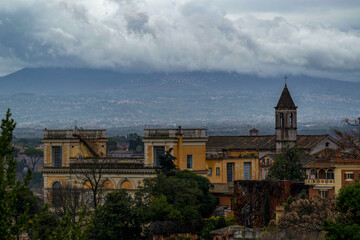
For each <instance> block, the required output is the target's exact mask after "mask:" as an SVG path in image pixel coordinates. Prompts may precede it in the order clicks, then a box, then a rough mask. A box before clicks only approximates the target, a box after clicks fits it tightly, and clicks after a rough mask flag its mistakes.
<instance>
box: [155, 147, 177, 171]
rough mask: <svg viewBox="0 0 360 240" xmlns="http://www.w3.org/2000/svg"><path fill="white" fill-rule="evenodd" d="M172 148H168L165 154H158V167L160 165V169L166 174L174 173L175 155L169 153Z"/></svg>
mask: <svg viewBox="0 0 360 240" xmlns="http://www.w3.org/2000/svg"><path fill="white" fill-rule="evenodd" d="M172 150H173V149H172V148H170V149H169V151H166V153H165V155H162V156H160V161H159V163H160V167H161V171H162V172H163V173H164V174H165V175H166V176H171V175H174V170H175V168H176V166H175V163H174V161H175V159H176V158H175V157H174V156H173V155H171V151H172Z"/></svg>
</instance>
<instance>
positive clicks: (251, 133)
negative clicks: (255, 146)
mask: <svg viewBox="0 0 360 240" xmlns="http://www.w3.org/2000/svg"><path fill="white" fill-rule="evenodd" d="M249 133H250V136H258V135H259V130H257V129H256V128H253V129H250V130H249Z"/></svg>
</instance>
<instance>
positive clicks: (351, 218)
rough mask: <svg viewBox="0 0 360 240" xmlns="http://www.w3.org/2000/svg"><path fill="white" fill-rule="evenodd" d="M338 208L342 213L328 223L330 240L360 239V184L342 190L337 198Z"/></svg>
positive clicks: (327, 228) (326, 226) (326, 225)
mask: <svg viewBox="0 0 360 240" xmlns="http://www.w3.org/2000/svg"><path fill="white" fill-rule="evenodd" d="M336 208H337V210H338V211H339V212H340V214H339V215H338V216H337V218H336V219H335V220H333V221H327V222H326V224H325V229H326V230H327V231H328V233H327V237H328V239H359V238H360V183H355V184H353V185H349V186H345V187H343V188H341V189H340V191H339V195H338V197H337V198H336Z"/></svg>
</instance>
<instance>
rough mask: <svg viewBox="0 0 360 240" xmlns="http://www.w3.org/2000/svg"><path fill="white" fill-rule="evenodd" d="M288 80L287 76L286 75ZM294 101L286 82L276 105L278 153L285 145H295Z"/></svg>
mask: <svg viewBox="0 0 360 240" xmlns="http://www.w3.org/2000/svg"><path fill="white" fill-rule="evenodd" d="M285 80H286V77H285ZM296 109H297V106H295V104H294V101H293V100H292V97H291V95H290V92H289V90H288V88H287V85H286V83H285V87H284V89H283V91H282V93H281V96H280V99H279V102H278V104H277V105H276V107H275V135H276V153H280V152H281V149H282V147H283V146H285V145H286V144H289V145H290V146H295V144H296V139H297V130H296V129H297V118H296Z"/></svg>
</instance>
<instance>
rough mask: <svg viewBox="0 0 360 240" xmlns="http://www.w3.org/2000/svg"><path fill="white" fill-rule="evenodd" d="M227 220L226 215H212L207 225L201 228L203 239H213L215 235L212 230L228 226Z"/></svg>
mask: <svg viewBox="0 0 360 240" xmlns="http://www.w3.org/2000/svg"><path fill="white" fill-rule="evenodd" d="M226 225H227V224H226V220H225V218H224V217H220V216H217V217H214V216H213V217H211V218H209V219H207V220H206V225H205V226H204V228H203V229H202V230H201V233H200V236H201V239H205V240H211V239H213V235H212V234H210V232H211V231H213V230H216V229H220V228H224V227H226Z"/></svg>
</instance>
